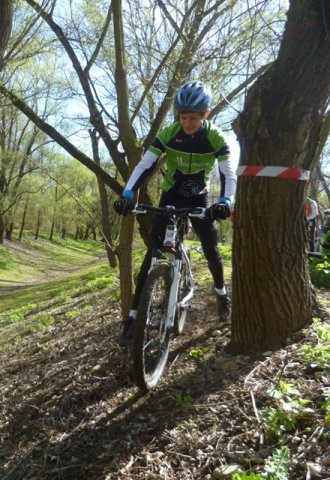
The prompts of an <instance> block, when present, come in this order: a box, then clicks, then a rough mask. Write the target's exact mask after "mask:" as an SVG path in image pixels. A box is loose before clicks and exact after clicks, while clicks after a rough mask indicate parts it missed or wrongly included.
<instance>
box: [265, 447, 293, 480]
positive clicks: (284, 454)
mask: <svg viewBox="0 0 330 480" xmlns="http://www.w3.org/2000/svg"><path fill="white" fill-rule="evenodd" d="M289 459H290V450H289V449H288V447H286V446H283V447H281V448H280V449H278V450H275V452H273V454H272V458H271V459H270V460H266V463H265V474H264V477H263V478H264V479H265V480H290V479H289V472H288V469H287V464H288V462H289Z"/></svg>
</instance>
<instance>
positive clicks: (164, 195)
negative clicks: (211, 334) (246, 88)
mask: <svg viewBox="0 0 330 480" xmlns="http://www.w3.org/2000/svg"><path fill="white" fill-rule="evenodd" d="M210 104H211V91H210V89H209V88H208V87H207V85H205V84H204V83H203V82H201V81H191V82H188V83H185V84H184V85H182V86H181V87H180V88H179V90H178V91H177V92H176V94H175V96H174V106H175V109H176V111H177V112H178V121H176V122H175V123H172V124H170V125H168V126H167V127H165V128H164V129H162V130H161V131H160V132H159V133H158V135H157V136H156V138H155V140H154V141H153V142H152V144H151V146H150V148H149V149H148V150H147V151H146V153H145V154H144V156H143V157H142V159H141V161H140V162H139V163H138V165H137V166H136V167H135V169H134V170H133V172H132V174H131V176H130V178H129V180H128V182H127V184H126V187H125V189H124V190H123V192H122V195H121V197H120V198H118V199H117V200H116V201H115V202H114V209H115V211H116V212H117V213H118V214H119V215H127V213H128V212H129V211H130V210H132V209H133V208H134V202H133V198H134V196H135V193H136V191H137V190H138V188H139V187H140V186H141V184H142V183H143V182H144V181H145V180H146V179H147V177H148V176H149V175H150V173H151V172H152V171H153V170H154V169H155V168H156V166H157V162H158V160H159V158H160V157H161V156H163V155H165V162H166V163H165V167H166V173H165V176H164V180H163V183H162V192H161V196H160V201H159V206H166V205H173V206H175V207H177V208H180V207H181V208H184V207H205V208H207V210H206V218H205V219H198V218H192V219H191V223H192V227H193V229H194V231H195V233H196V234H197V236H198V237H199V239H200V242H201V244H202V248H203V252H204V255H205V257H206V259H207V262H208V266H209V269H210V272H211V274H212V277H213V282H214V289H215V296H216V301H217V310H218V315H219V319H220V321H227V320H228V319H229V318H230V300H229V296H228V291H227V288H226V285H225V282H224V270H223V260H222V257H221V255H220V252H219V249H218V238H217V230H216V227H215V225H214V224H213V221H214V220H215V219H226V218H227V217H229V216H230V212H231V205H232V202H233V198H234V194H235V190H236V176H235V173H234V170H233V165H232V162H231V159H230V155H229V153H230V152H229V147H228V144H227V142H226V139H225V136H224V134H223V133H222V131H221V130H220V128H218V127H217V126H216V125H215V124H214V123H213V122H211V121H209V120H208V119H207V117H208V116H209V113H210ZM216 162H218V168H219V178H220V181H219V191H220V196H219V200H218V202H217V203H215V204H212V205H211V206H209V201H208V179H209V175H210V173H211V170H212V168H213V166H214V164H215V163H216ZM165 227H166V219H165V220H164V217H162V216H160V215H158V216H157V215H156V216H155V218H154V220H153V224H152V229H151V234H150V244H149V246H148V250H147V253H146V256H145V258H144V261H143V263H142V266H141V269H140V272H139V275H138V279H137V284H136V290H135V295H134V299H133V303H132V307H131V310H130V312H129V315H128V318H125V319H124V320H123V330H122V335H121V337H120V339H119V344H120V345H121V346H127V345H129V344H130V343H131V341H132V338H133V329H134V320H135V318H136V314H137V308H138V304H139V300H140V296H141V293H142V289H143V285H144V282H145V279H146V277H147V275H148V270H149V268H150V264H151V256H152V250H153V248H160V247H161V245H162V242H163V238H164V234H165Z"/></svg>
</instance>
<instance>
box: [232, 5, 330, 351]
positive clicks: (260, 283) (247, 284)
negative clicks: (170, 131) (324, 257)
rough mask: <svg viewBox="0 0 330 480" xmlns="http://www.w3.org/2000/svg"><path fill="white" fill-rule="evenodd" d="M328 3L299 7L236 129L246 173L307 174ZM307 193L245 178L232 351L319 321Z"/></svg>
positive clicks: (323, 87)
mask: <svg viewBox="0 0 330 480" xmlns="http://www.w3.org/2000/svg"><path fill="white" fill-rule="evenodd" d="M329 22H330V2H319V1H316V0H291V2H290V8H289V11H288V20H287V23H286V26H285V31H284V35H283V39H282V42H281V47H280V51H279V54H278V58H277V60H276V61H275V62H274V64H273V65H272V67H271V68H270V69H269V70H268V71H267V73H266V74H264V75H263V76H262V77H260V78H259V80H258V81H257V82H256V83H255V84H254V86H253V87H252V88H251V90H250V91H249V93H248V96H247V98H246V102H245V106H244V110H243V112H242V113H241V114H240V115H239V117H238V119H237V120H236V122H235V124H234V127H235V129H236V131H237V133H238V137H239V141H240V145H241V158H240V165H243V166H247V165H257V166H287V167H294V168H302V169H305V170H309V169H310V168H311V167H313V160H314V159H315V153H316V149H317V146H318V142H319V138H320V130H321V126H322V122H323V118H324V113H325V108H326V103H327V100H328V98H329V91H330V55H329V51H330V29H329ZM305 197H306V184H305V182H303V181H300V180H287V179H279V178H270V177H268V178H267V177H264V178H263V177H256V176H254V177H249V176H246V177H244V176H242V177H239V179H238V189H237V200H236V206H235V227H234V245H233V311H232V342H231V345H232V348H233V350H234V351H236V352H256V351H262V350H266V349H274V348H278V347H281V346H283V345H285V343H286V340H287V338H288V336H289V335H290V334H291V333H292V332H294V331H296V330H298V329H300V328H302V327H304V326H305V325H307V324H308V323H310V322H311V320H312V294H311V289H310V280H309V273H308V266H307V262H306V252H307V234H306V226H305Z"/></svg>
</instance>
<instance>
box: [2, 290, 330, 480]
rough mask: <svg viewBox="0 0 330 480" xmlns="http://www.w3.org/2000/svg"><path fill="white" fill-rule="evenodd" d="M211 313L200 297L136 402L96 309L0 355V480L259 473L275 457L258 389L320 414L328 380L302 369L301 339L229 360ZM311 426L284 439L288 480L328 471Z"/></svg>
mask: <svg viewBox="0 0 330 480" xmlns="http://www.w3.org/2000/svg"><path fill="white" fill-rule="evenodd" d="M214 310H215V307H214V302H213V298H212V297H211V296H210V287H209V286H207V287H205V288H204V289H199V290H198V291H197V295H196V297H195V302H194V304H193V310H192V312H191V315H190V321H189V323H188V325H187V329H186V330H185V333H184V335H183V336H182V337H180V338H178V339H176V340H175V342H174V344H173V346H172V352H171V356H170V363H169V369H168V371H167V374H166V376H165V377H164V380H163V381H162V383H161V384H160V386H159V388H157V389H156V390H155V391H153V392H151V393H149V394H147V395H144V396H141V395H140V394H139V392H138V391H137V389H136V387H135V385H134V383H133V381H132V378H131V376H130V368H129V357H128V355H127V352H126V351H125V350H122V349H120V348H119V347H118V346H117V343H116V339H117V338H118V335H119V332H120V313H119V305H118V304H117V303H109V302H108V301H107V300H106V299H102V298H101V297H100V298H99V299H98V301H97V302H95V299H94V301H93V310H92V311H91V312H89V313H84V314H82V315H80V316H79V317H78V318H76V319H74V320H72V321H70V322H69V321H68V320H65V319H64V317H63V316H62V317H61V316H59V317H57V319H56V323H55V324H54V325H53V326H52V327H50V328H49V329H47V330H45V331H43V332H40V333H38V334H35V335H33V336H31V337H28V338H26V339H24V340H23V341H22V343H21V345H20V346H19V347H11V348H10V347H9V348H8V350H7V351H4V352H2V354H1V358H0V360H1V365H2V366H1V369H0V396H1V404H2V409H1V417H0V419H1V423H0V435H1V445H2V446H1V454H0V458H1V470H0V477H1V479H2V480H23V479H24V480H25V479H26V480H32V479H38V480H55V479H63V480H78V479H79V480H84V479H86V480H112V479H113V480H115V479H116V480H121V479H122V480H127V479H132V480H136V479H149V480H156V479H165V478H166V479H168V480H171V479H180V480H182V479H183V480H186V479H191V480H199V479H201V480H202V479H203V480H204V479H211V478H231V475H230V476H220V475H222V473H221V472H223V471H224V469H225V468H229V467H230V468H232V469H233V468H238V466H239V467H240V468H242V469H247V470H248V469H249V468H250V467H251V466H254V467H255V468H258V465H260V464H261V463H262V462H263V461H264V459H265V458H266V457H267V456H269V455H270V454H271V452H272V451H273V449H274V445H273V443H272V442H265V440H264V434H263V431H262V426H261V425H260V423H259V421H258V418H257V416H256V415H258V413H257V412H258V411H259V412H260V411H261V409H262V408H263V407H265V406H267V401H269V400H267V396H266V391H267V388H269V386H270V385H271V384H272V382H273V381H276V379H278V378H283V379H285V380H286V381H287V382H294V383H296V382H298V383H299V389H300V390H301V392H302V395H305V394H306V395H307V393H308V397H309V398H310V397H311V396H312V398H313V399H314V400H315V401H318V402H320V401H321V400H320V399H321V389H322V388H323V386H324V384H325V381H326V380H325V379H322V378H323V377H322V375H326V373H323V374H321V376H319V377H318V378H316V377H314V373H313V372H310V373H308V372H307V373H306V371H305V366H304V365H303V364H302V363H301V359H300V357H299V353H298V352H299V348H300V347H301V344H302V341H304V342H307V343H308V342H313V341H314V342H315V338H314V339H313V337H312V336H310V337H309V335H308V334H307V337H306V338H304V339H302V338H301V337H300V339H296V342H295V343H292V344H290V345H288V347H287V348H285V349H283V350H281V351H278V352H274V353H272V354H271V353H269V354H268V355H264V356H262V357H259V358H253V357H246V356H231V355H230V354H229V353H226V348H225V347H226V345H227V343H228V341H229V335H230V331H229V328H228V327H224V328H222V329H218V328H217V320H216V317H215V315H214ZM192 350H194V351H195V352H196V351H197V352H200V356H199V358H198V356H197V355H195V356H193V355H192V354H191V352H192ZM251 392H253V397H251ZM251 398H254V399H255V405H253V402H252V401H251ZM317 422H320V419H315V422H314V423H313V421H312V422H311V418H309V419H305V420H304V422H303V423H302V425H301V429H300V431H301V436H300V434H299V433H298V434H297V435H295V436H294V437H293V436H290V435H289V436H287V437H285V442H286V444H287V445H288V446H289V447H290V449H291V451H292V453H293V456H294V460H293V461H292V462H291V473H290V475H291V476H290V479H294V480H300V479H301V480H302V479H305V478H306V471H307V470H306V468H307V467H306V465H307V463H310V464H313V465H314V464H317V465H316V467H318V466H319V465H323V468H324V472H326V469H327V468H328V467H327V465H328V464H326V463H325V462H326V461H327V462H329V463H330V451H329V448H328V440H327V439H326V437H325V436H324V435H322V434H320V430H319V428H320V425H319V423H317ZM306 429H309V430H308V432H309V433H308V432H307V434H306V431H307V430H306ZM317 429H318V430H317ZM314 430H315V432H314ZM304 432H305V433H304ZM313 432H314V433H313ZM317 432H319V434H318V435H317ZM311 435H314V437H313V438H315V441H313V442H310V441H309V438H310V437H311ZM328 454H329V456H328ZM327 459H328V460H327ZM322 462H323V464H322ZM235 465H236V467H235ZM316 467H315V468H316ZM308 468H309V467H308ZM318 468H319V467H318ZM322 475H323V474H322ZM325 475H328V474H325ZM311 478H314V477H311ZM315 478H330V473H329V475H328V476H321V477H320V476H319V477H315Z"/></svg>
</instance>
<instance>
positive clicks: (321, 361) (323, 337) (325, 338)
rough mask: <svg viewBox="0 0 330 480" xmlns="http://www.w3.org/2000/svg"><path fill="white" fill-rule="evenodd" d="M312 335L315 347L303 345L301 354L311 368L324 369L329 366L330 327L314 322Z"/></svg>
mask: <svg viewBox="0 0 330 480" xmlns="http://www.w3.org/2000/svg"><path fill="white" fill-rule="evenodd" d="M313 331H314V335H315V336H316V338H317V341H318V343H317V345H304V346H303V347H302V349H301V354H302V357H303V359H304V361H305V362H307V363H308V364H309V365H310V366H311V367H313V368H326V367H327V366H328V365H329V364H330V326H329V325H328V324H326V323H322V322H321V321H320V320H314V323H313Z"/></svg>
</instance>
